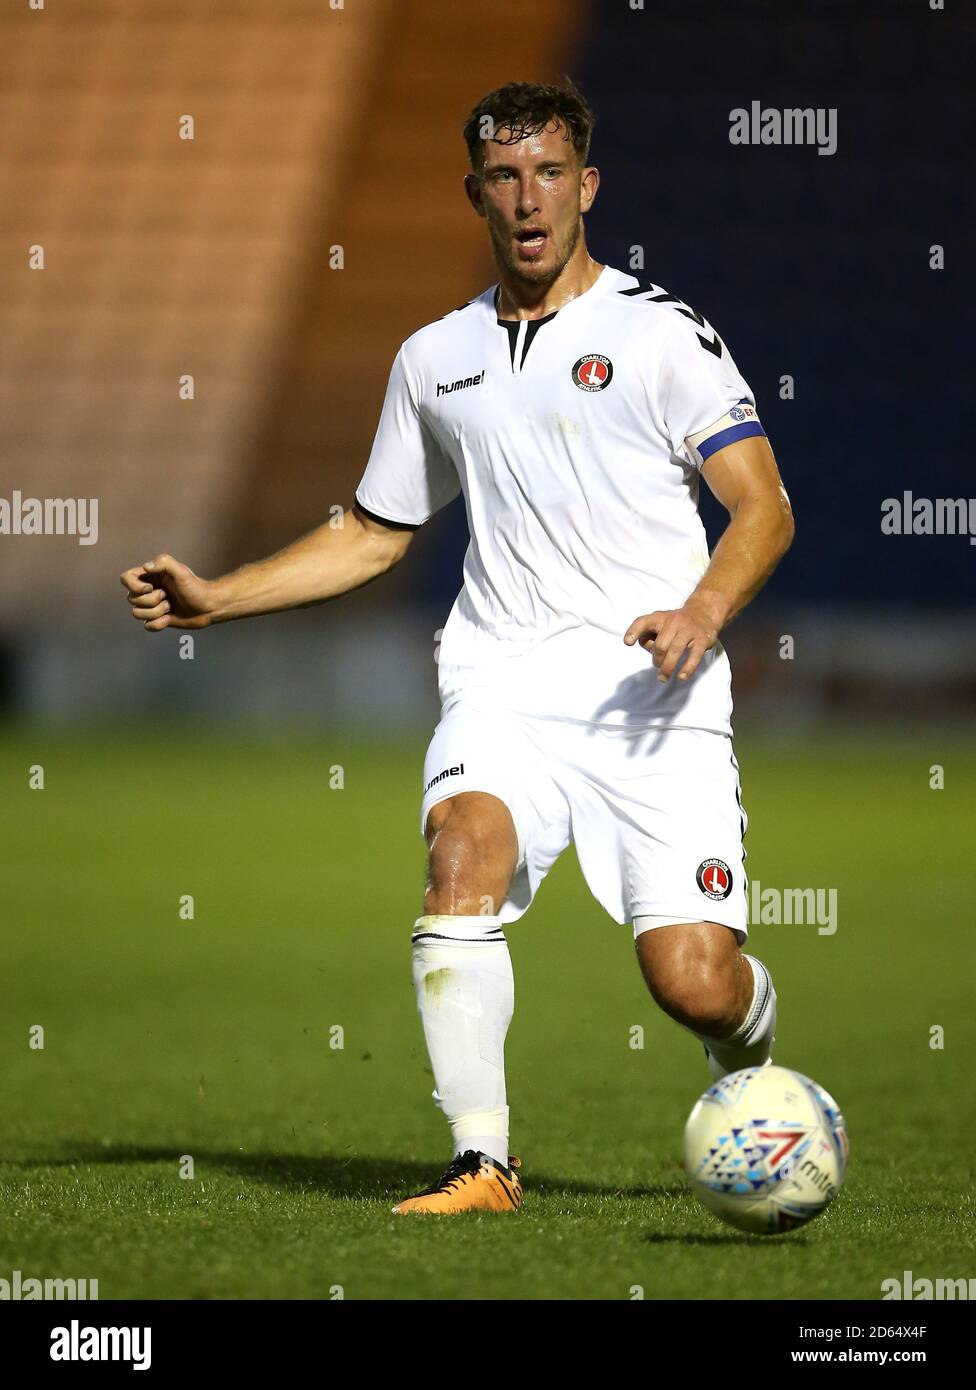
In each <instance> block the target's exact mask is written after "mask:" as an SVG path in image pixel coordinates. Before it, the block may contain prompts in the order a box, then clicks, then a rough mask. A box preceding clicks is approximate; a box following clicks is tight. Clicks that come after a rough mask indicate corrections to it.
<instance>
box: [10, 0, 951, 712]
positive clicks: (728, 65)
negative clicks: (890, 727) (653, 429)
mask: <svg viewBox="0 0 976 1390" xmlns="http://www.w3.org/2000/svg"><path fill="white" fill-rule="evenodd" d="M921 8H922V10H923V12H924V10H925V7H924V6H923V7H921ZM918 10H919V7H918V6H916V5H912V4H902V3H885V4H873V5H872V4H866V5H858V6H856V7H851V6H850V5H848V4H846V3H843V0H809V3H805V4H803V5H801V6H799V7H796V8H795V9H794V10H792V11H791V13H790V16H789V18H788V22H787V21H786V20H784V18H783V16H782V14H781V12H780V11H778V10H777V7H776V6H774V5H773V4H772V3H764V2H763V0H755V2H754V3H745V4H744V3H741V2H740V0H730V2H729V3H724V4H721V5H710V4H697V5H695V4H693V5H687V4H685V3H678V0H660V2H659V3H648V4H647V5H646V7H644V9H642V10H634V9H632V8H631V7H630V5H629V4H628V3H627V0H620V2H619V3H606V4H599V5H597V4H587V3H583V2H582V0H539V3H536V4H533V5H531V6H526V5H521V4H515V3H513V2H512V0H500V2H499V3H498V4H497V5H494V6H492V8H491V11H490V13H488V12H486V11H484V10H483V9H482V8H481V7H475V6H459V5H457V4H454V3H450V0H396V3H394V0H361V2H357V0H350V3H348V4H346V5H345V6H344V8H341V9H333V8H331V6H330V4H329V3H327V0H282V3H279V4H276V5H274V6H271V5H269V4H267V3H266V0H210V3H208V4H207V5H205V6H204V5H199V4H197V3H191V0H77V3H75V4H73V5H72V6H71V7H70V8H64V9H62V8H61V7H60V6H54V5H51V6H48V7H47V8H46V9H45V10H44V11H36V12H32V11H31V10H29V9H28V8H27V6H26V5H23V6H21V7H18V8H17V9H14V8H12V7H7V8H6V10H5V12H4V15H3V17H2V19H0V37H2V57H0V64H2V68H0V79H2V80H0V125H2V128H3V130H4V131H5V139H4V149H3V162H2V168H0V226H2V246H3V255H2V258H0V277H2V280H0V294H2V303H3V310H2V313H3V324H4V327H3V334H2V356H0V391H2V402H3V416H4V421H5V427H4V443H3V454H2V459H0V475H2V486H0V495H3V496H5V497H10V496H11V494H12V491H13V490H14V489H19V490H20V491H21V492H22V494H23V495H24V496H37V497H52V496H54V497H97V498H98V501H99V539H98V543H97V544H96V545H92V546H87V547H86V546H79V545H78V544H77V541H76V540H75V539H74V538H72V537H67V536H61V537H57V536H44V537H11V536H4V537H0V653H2V656H0V673H2V675H0V699H2V702H3V708H4V709H5V710H6V711H7V712H8V713H10V714H12V715H14V716H18V717H28V718H31V719H35V720H41V721H49V720H53V721H57V722H59V723H64V722H72V721H78V720H90V719H93V718H96V719H105V718H111V717H115V716H120V715H124V714H125V713H126V712H128V711H131V710H132V709H134V708H138V709H139V710H140V711H142V712H143V713H144V714H145V713H149V712H152V713H154V714H164V713H165V714H170V715H173V714H185V715H187V716H193V717H194V718H201V717H204V716H206V717H208V718H209V717H214V718H224V717H231V716H232V717H234V718H236V719H246V720H248V721H251V722H253V723H254V724H256V725H260V724H274V723H276V722H278V721H281V720H283V719H287V720H289V721H296V722H306V723H311V724H312V725H316V724H329V725H332V726H334V725H335V724H336V723H337V722H339V723H343V724H348V723H354V724H358V725H360V726H363V727H365V728H367V729H374V730H375V729H377V728H379V727H381V726H382V727H384V728H386V729H388V730H391V729H395V728H398V727H404V728H405V727H408V726H409V727H421V726H425V725H429V724H430V722H431V720H432V719H433V718H434V716H435V714H436V694H435V668H434V652H435V644H436V632H437V629H438V628H439V627H440V626H441V625H442V624H443V622H444V619H445V618H446V615H447V612H448V610H449V607H450V603H451V601H452V599H453V596H454V593H455V592H456V588H457V585H458V578H459V569H460V562H461V557H462V555H463V551H464V546H465V544H466V525H465V519H464V512H463V506H462V504H461V503H460V502H458V503H456V504H454V506H452V507H451V508H450V509H448V510H447V511H446V512H445V513H443V514H441V515H440V516H439V517H437V518H436V519H435V520H434V521H433V522H431V523H430V524H429V525H428V527H427V528H426V530H425V532H424V533H423V534H422V535H421V536H420V537H419V538H418V540H417V541H416V543H415V545H414V547H413V551H412V553H411V555H410V556H409V557H408V559H407V560H406V562H405V563H404V564H403V565H402V566H401V567H400V569H399V570H398V571H397V572H395V573H394V574H393V575H392V576H389V577H387V578H386V579H385V580H383V581H382V582H381V583H380V584H378V585H376V586H375V587H373V588H371V589H369V590H367V591H365V592H363V593H360V594H358V595H355V596H352V597H351V598H347V599H345V600H343V601H342V602H341V603H340V604H339V605H336V606H330V607H328V608H326V609H324V610H318V611H315V612H312V613H303V614H299V615H290V616H288V617H285V618H277V619H275V620H273V621H272V622H266V623H264V624H262V625H260V626H259V627H257V626H253V625H251V626H249V625H244V626H242V627H235V626H231V627H228V628H223V629H219V630H215V631H214V632H212V633H207V634H204V635H203V636H201V637H198V639H197V648H196V656H195V660H193V661H192V662H190V661H181V660H178V659H177V656H176V640H175V638H173V637H172V636H167V637H165V638H163V639H162V640H159V639H156V640H150V639H148V638H147V637H145V636H144V635H143V634H142V633H140V632H138V631H136V630H134V625H131V624H129V623H128V622H127V613H126V611H125V606H124V603H123V600H122V597H121V590H119V591H118V592H116V585H117V579H116V576H117V574H118V572H119V571H120V570H121V569H122V568H124V567H125V566H127V565H129V564H132V563H136V562H138V561H141V560H143V559H146V558H148V557H149V556H150V555H151V554H154V553H156V552H158V551H159V550H162V549H166V550H169V551H171V552H172V553H173V554H175V555H177V556H178V557H180V558H181V559H184V560H186V561H187V562H188V563H189V564H190V565H192V566H193V568H195V569H196V570H197V571H198V572H199V573H202V574H205V575H211V574H214V573H217V572H220V571H223V570H225V569H227V568H229V567H232V566H234V565H236V564H239V563H241V562H243V561H245V560H247V559H251V558H256V557H258V556H261V555H263V554H266V553H268V552H269V551H270V550H273V549H275V548H277V547H278V546H280V545H281V544H283V543H285V542H286V541H287V540H289V539H291V538H292V537H294V536H295V535H297V534H299V533H301V532H302V531H305V530H307V529H309V528H310V527H311V526H313V525H315V524H317V523H318V522H319V521H320V520H321V519H322V518H324V517H326V516H328V515H329V508H330V507H333V506H335V505H343V504H348V503H349V502H350V500H351V498H352V494H353V489H354V487H355V485H356V482H357V481H358V478H359V476H360V474H361V471H362V468H363V466H364V463H365V459H366V457H367V454H368V450H369V445H370V441H371V438H372V433H373V429H374V426H375V422H376V418H377V415H378V410H379V406H380V403H381V401H382V396H383V390H384V386H385V382H386V376H387V372H388V370H389V367H390V364H391V361H392V358H393V356H394V354H395V352H396V349H397V347H398V345H399V343H400V342H401V341H402V339H403V338H404V337H406V336H407V335H408V334H409V333H411V332H412V331H413V330H414V329H415V328H417V327H418V326H420V325H421V324H423V323H424V322H427V321H429V320H430V319H432V318H435V317H437V316H438V315H440V314H441V313H444V312H447V311H448V310H449V309H451V308H453V307H454V306H456V305H457V304H459V303H462V302H464V301H465V300H466V299H468V298H470V297H471V296H472V295H474V294H476V293H478V292H480V290H481V289H482V288H483V287H484V286H485V285H486V284H488V283H490V281H491V279H492V278H493V275H492V271H491V266H490V264H489V262H488V258H487V252H486V246H485V241H484V237H483V233H482V227H481V225H480V224H479V223H478V221H477V220H476V219H475V218H474V216H473V215H472V214H471V212H470V210H469V209H468V207H467V204H466V202H465V200H464V199H463V196H462V192H461V187H460V180H461V176H462V174H463V172H464V168H465V165H464V147H463V143H462V141H461V138H460V125H461V123H462V121H463V118H464V116H465V115H466V113H467V111H468V110H469V108H470V107H471V105H472V104H473V103H474V102H475V100H476V99H477V98H478V97H479V96H480V95H481V94H482V93H483V92H485V91H486V90H488V89H490V88H491V87H493V86H495V85H497V84H499V83H500V82H502V81H505V80H509V79H511V78H513V77H518V78H529V77H535V78H543V79H552V78H555V77H558V75H559V74H561V73H562V72H570V73H571V74H572V75H573V76H574V78H575V79H576V80H577V81H578V82H579V83H580V84H581V86H582V87H583V90H584V91H585V93H586V94H587V95H588V97H589V99H590V101H591V103H592V104H593V106H594V107H595V109H596V111H597V114H598V127H597V133H596V137H595V142H594V147H593V159H594V162H595V163H597V164H598V165H599V167H600V168H601V171H602V174H603V179H604V182H603V187H602V190H601V193H600V197H599V200H598V203H597V206H596V208H595V210H594V212H593V214H592V215H591V216H590V218H589V220H588V236H589V243H590V247H591V251H592V253H593V254H594V255H595V256H596V257H597V258H599V259H603V260H606V261H609V262H610V263H612V264H616V265H620V266H627V265H630V264H632V261H631V256H632V248H634V247H635V246H639V247H642V248H643V255H644V269H643V271H642V272H641V273H643V274H644V275H646V276H647V278H649V279H652V280H654V281H655V282H657V283H659V284H662V285H664V286H665V287H666V288H668V289H669V290H670V291H671V292H672V293H675V294H677V295H679V296H680V297H682V298H684V299H686V300H688V301H689V302H690V303H692V304H693V305H694V306H695V307H696V308H697V309H699V310H700V311H701V312H702V313H704V314H705V315H706V316H707V317H708V318H709V319H710V320H711V321H712V322H713V323H714V324H715V326H716V327H717V328H718V330H719V332H720V333H721V334H722V335H723V336H724V337H725V339H726V340H727V342H728V343H729V345H730V347H731V349H732V351H733V353H734V355H735V357H736V359H737V361H738V363H739V366H740V367H741V369H742V371H743V372H744V374H745V376H746V377H747V379H748V380H749V381H750V383H751V384H752V386H753V389H754V391H755V392H756V395H757V399H758V403H759V407H760V412H761V415H762V417H763V419H764V421H765V423H766V426H767V429H768V431H769V433H770V436H771V438H772V440H773V443H774V446H775V448H776V450H777V454H778V457H779V460H780V464H781V468H782V471H783V474H784V476H785V478H786V481H787V486H788V488H789V490H790V493H791V496H792V499H793V503H794V508H795V512H796V517H797V528H798V529H797V538H796V542H795V544H794V547H793V550H792V552H791V553H790V555H789V556H788V557H787V559H786V561H785V562H784V564H783V565H782V566H781V568H780V571H779V572H778V574H777V576H776V578H775V581H774V583H773V584H772V585H771V586H770V588H769V591H768V592H767V593H766V594H764V595H763V596H762V597H761V598H760V600H759V601H758V602H757V603H756V604H755V606H754V607H753V609H752V610H751V611H750V612H749V614H748V615H747V616H746V617H745V618H743V619H742V620H741V621H740V622H739V623H738V624H737V625H736V626H735V628H733V629H732V630H731V631H730V632H729V634H728V646H729V648H730V652H731V656H732V659H733V668H734V673H735V693H736V699H737V707H738V710H739V717H740V721H743V720H744V721H748V720H749V719H750V718H755V719H757V720H759V721H761V722H762V724H763V726H764V727H766V726H768V725H769V724H770V723H771V722H773V723H781V724H784V725H785V726H787V728H796V727H797V726H799V727H806V726H809V725H810V724H811V723H816V722H818V721H821V720H824V719H827V720H831V719H841V720H851V719H854V720H861V719H865V718H871V719H874V718H887V717H902V718H903V717H905V716H906V715H908V714H912V715H916V716H920V715H922V714H924V715H925V717H926V718H930V717H946V718H949V717H968V716H971V715H972V713H973V710H974V707H976V632H974V625H973V621H972V602H973V596H974V587H973V561H974V552H973V550H972V549H971V548H970V546H969V544H968V540H967V538H966V537H965V536H935V537H922V536H884V535H882V533H881V530H880V508H881V502H882V500H883V499H884V498H886V497H889V496H896V497H900V496H901V494H902V492H903V490H905V489H911V490H913V491H914V493H915V494H916V495H925V496H930V497H956V496H960V495H963V494H965V493H966V492H967V489H968V490H971V476H972V475H971V470H970V469H969V468H968V467H967V466H966V465H965V464H964V463H963V459H962V457H961V453H962V450H961V447H960V446H961V444H962V442H963V440H964V439H965V438H966V434H965V431H964V428H963V425H962V407H963V399H964V392H967V391H968V390H969V389H970V383H969V380H968V377H969V371H968V367H967V365H966V362H967V359H966V351H965V348H966V343H965V340H964V328H963V323H964V315H963V314H961V313H960V309H959V300H958V296H959V295H960V292H961V290H960V285H961V281H960V276H961V270H962V266H963V264H964V262H965V261H966V260H967V258H970V257H971V252H972V236H973V232H972V228H973V220H972V218H971V217H969V218H968V219H967V217H966V211H965V210H966V206H967V203H968V202H969V199H970V194H969V188H970V184H969V181H968V180H966V181H964V180H962V179H961V178H960V177H959V175H960V171H961V169H962V161H963V159H964V155H965V150H964V141H965V131H966V129H967V120H966V112H965V103H966V97H965V88H964V85H962V84H961V85H955V84H953V83H952V82H949V81H947V80H946V63H947V61H948V59H947V50H951V49H956V48H958V49H959V51H965V46H966V45H967V44H971V42H972V37H973V26H972V22H971V20H966V19H963V18H962V17H961V12H960V11H959V9H958V7H956V8H954V7H949V12H948V13H927V12H924V13H922V14H918V13H916V12H917V11H918ZM512 35H516V36H517V44H516V45H515V46H514V47H513V43H512ZM753 99H759V100H761V101H762V102H763V104H764V105H766V106H778V107H784V106H803V105H811V106H828V107H829V106H837V107H838V108H839V111H840V116H839V147H838V150H837V153H836V154H834V155H833V156H831V157H828V158H825V157H820V156H818V155H817V153H816V150H814V149H812V148H809V147H772V146H766V147H733V146H732V145H730V143H729V140H728V124H729V112H730V110H731V109H732V108H734V107H737V106H741V105H745V106H748V105H749V103H750V101H751V100H753ZM186 115H190V116H192V117H193V121H194V123H195V131H194V138H193V139H192V140H184V139H181V138H179V121H180V119H181V117H183V116H186ZM933 244H941V245H944V246H945V248H946V252H945V254H946V268H945V269H944V270H941V271H935V270H931V269H930V268H929V248H930V246H932V245H933ZM37 245H40V246H43V248H44V254H45V268H44V269H43V270H31V269H28V248H30V247H32V246H37ZM340 258H341V268H339V260H340ZM187 374H188V375H190V376H192V378H193V383H194V392H195V394H194V398H193V399H192V400H184V399H181V398H180V394H179V388H180V382H181V378H183V377H184V376H185V375H187ZM787 374H788V375H790V376H791V377H792V378H793V380H794V390H795V398H794V399H792V400H782V399H780V379H781V377H783V376H784V375H787ZM703 510H704V511H705V514H706V518H707V521H708V524H709V526H710V529H711V532H712V534H713V535H714V534H715V526H716V524H717V522H718V516H717V512H716V509H715V508H714V507H713V506H711V499H706V501H705V503H704V504H703ZM622 616H623V615H622ZM783 634H790V635H792V636H793V638H794V641H795V657H794V659H793V660H783V659H781V655H780V650H781V649H780V641H779V639H780V637H781V636H782V635H783Z"/></svg>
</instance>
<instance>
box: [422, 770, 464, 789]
mask: <svg viewBox="0 0 976 1390" xmlns="http://www.w3.org/2000/svg"><path fill="white" fill-rule="evenodd" d="M463 772H464V763H458V765H457V767H445V769H444V771H443V772H439V773H438V774H437V776H436V777H432V778H431V779H430V781H429V782H428V783H427V785H426V787H424V795H425V796H426V795H427V793H428V792H429V791H430V789H431V787H436V786H437V783H438V782H443V780H444V778H445V777H457V776H458V775H459V774H460V773H463Z"/></svg>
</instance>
